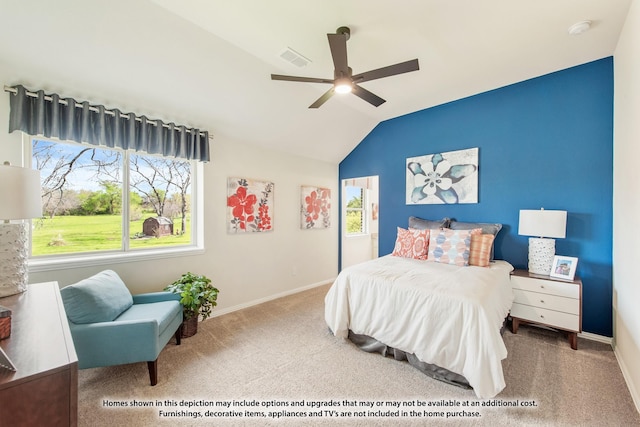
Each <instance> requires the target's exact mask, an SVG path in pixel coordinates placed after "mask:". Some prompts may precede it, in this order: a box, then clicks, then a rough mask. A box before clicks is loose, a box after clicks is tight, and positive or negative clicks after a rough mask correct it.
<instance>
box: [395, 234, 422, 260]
mask: <svg viewBox="0 0 640 427" xmlns="http://www.w3.org/2000/svg"><path fill="white" fill-rule="evenodd" d="M428 248H429V230H416V229H413V228H410V229H408V230H405V229H404V228H400V227H398V235H397V237H396V245H395V247H394V248H393V252H392V253H391V255H393V256H399V257H403V258H414V259H427V250H428Z"/></svg>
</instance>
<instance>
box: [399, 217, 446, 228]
mask: <svg viewBox="0 0 640 427" xmlns="http://www.w3.org/2000/svg"><path fill="white" fill-rule="evenodd" d="M450 221H451V220H450V219H449V218H442V219H441V220H440V221H434V220H431V219H422V218H418V217H415V216H410V217H409V228H415V229H416V230H437V229H439V228H449V222H450Z"/></svg>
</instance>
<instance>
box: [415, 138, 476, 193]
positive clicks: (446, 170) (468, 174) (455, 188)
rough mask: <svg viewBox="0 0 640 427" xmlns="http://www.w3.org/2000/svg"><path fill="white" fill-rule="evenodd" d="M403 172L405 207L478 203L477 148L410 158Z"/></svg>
mask: <svg viewBox="0 0 640 427" xmlns="http://www.w3.org/2000/svg"><path fill="white" fill-rule="evenodd" d="M406 172H407V190H406V195H407V201H406V203H407V204H408V205H417V204H456V203H478V148H469V149H466V150H459V151H449V152H447V153H436V154H429V155H425V156H419V157H411V158H408V159H407V171H406Z"/></svg>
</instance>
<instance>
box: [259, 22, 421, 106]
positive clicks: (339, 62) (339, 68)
mask: <svg viewBox="0 0 640 427" xmlns="http://www.w3.org/2000/svg"><path fill="white" fill-rule="evenodd" d="M350 35H351V30H350V29H349V27H340V28H338V29H337V30H336V34H327V38H328V39H329V48H330V49H331V57H332V58H333V65H334V67H335V69H334V71H333V79H319V78H314V77H295V76H283V75H280V74H271V80H286V81H291V82H305V83H329V84H332V85H333V87H332V88H331V89H329V90H328V91H327V92H325V93H324V95H322V96H321V97H320V98H318V99H317V100H316V102H314V103H313V104H311V105H310V106H309V108H318V107H320V106H321V105H322V104H324V103H325V102H326V101H327V100H328V99H329V98H331V97H332V96H333V94H334V93H335V92H338V93H349V92H353V94H355V95H356V96H359V97H360V98H362V99H364V100H365V101H367V102H368V103H370V104H371V105H374V106H376V107H378V106H380V105H382V104H383V103H384V102H385V100H384V99H382V98H380V97H379V96H378V95H376V94H374V93H371V92H369V91H368V90H366V89H365V88H363V87H362V86H359V83H362V82H368V81H370V80H376V79H381V78H383V77H389V76H395V75H396V74H403V73H408V72H410V71H417V70H419V69H420V67H419V66H418V60H417V59H412V60H410V61H406V62H401V63H399V64H395V65H389V66H387V67H382V68H378V69H376V70H371V71H367V72H364V73H360V74H356V75H355V76H354V75H353V74H352V70H351V67H349V64H348V62H347V40H349V37H350Z"/></svg>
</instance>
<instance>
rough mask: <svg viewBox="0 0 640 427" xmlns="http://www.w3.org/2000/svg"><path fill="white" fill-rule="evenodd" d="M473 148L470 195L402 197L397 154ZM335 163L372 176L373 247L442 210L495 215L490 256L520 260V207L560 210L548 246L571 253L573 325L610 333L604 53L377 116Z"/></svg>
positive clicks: (609, 161)
mask: <svg viewBox="0 0 640 427" xmlns="http://www.w3.org/2000/svg"><path fill="white" fill-rule="evenodd" d="M425 78H428V76H425ZM381 108H382V107H381ZM473 147H478V148H479V165H478V203H477V204H457V205H406V204H405V179H406V171H405V168H406V166H405V165H406V159H407V157H414V156H421V155H425V154H434V153H439V152H447V151H455V150H462V149H467V148H473ZM339 171H340V172H339V173H340V179H345V178H355V177H359V176H368V175H378V176H379V177H380V193H379V197H380V203H379V220H380V222H379V225H380V230H379V251H380V255H385V254H389V253H391V251H392V250H393V246H394V242H395V237H396V227H397V226H401V227H405V228H406V227H407V219H408V217H409V216H411V215H413V216H417V217H421V218H427V219H440V218H443V217H451V218H455V219H457V220H459V221H474V222H475V221H478V222H496V223H501V224H503V229H502V231H500V233H499V234H498V237H497V239H496V242H495V254H496V258H499V259H505V260H507V261H509V262H510V263H511V264H513V265H514V267H516V268H523V269H526V268H527V250H528V238H527V237H526V236H519V235H518V215H519V211H520V209H540V208H541V207H544V208H545V209H560V210H566V211H567V212H568V214H567V237H566V238H565V239H556V253H557V254H560V255H566V256H574V257H578V258H579V262H578V267H577V272H576V275H577V276H580V277H581V278H582V281H583V305H582V310H583V322H582V326H583V330H584V331H586V332H591V333H595V334H599V335H603V336H608V337H610V336H612V284H611V282H612V277H611V276H612V265H611V264H612V227H613V226H612V210H613V204H612V203H613V202H612V201H613V58H612V57H609V58H604V59H601V60H598V61H594V62H590V63H587V64H584V65H580V66H576V67H572V68H569V69H566V70H562V71H558V72H555V73H552V74H548V75H544V76H541V77H537V78H534V79H531V80H526V81H523V82H520V83H516V84H513V85H510V86H506V87H503V88H499V89H495V90H492V91H489V92H485V93H481V94H478V95H474V96H471V97H469V98H464V99H460V100H457V101H453V102H450V103H447V104H443V105H439V106H436V107H433V108H429V109H426V110H421V111H418V112H415V113H412V114H408V115H405V116H401V117H398V118H395V119H391V120H387V121H385V122H381V123H380V124H379V125H378V126H376V128H374V129H373V130H372V131H371V132H370V133H369V135H367V137H366V138H365V139H364V140H362V142H361V143H360V144H359V145H358V146H357V147H356V148H355V149H354V150H353V151H352V152H351V153H350V154H349V155H348V156H347V157H346V158H345V159H344V160H343V161H342V162H341V163H340V168H339Z"/></svg>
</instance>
